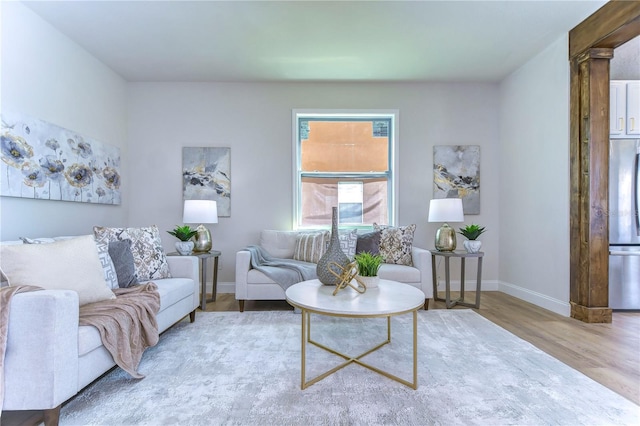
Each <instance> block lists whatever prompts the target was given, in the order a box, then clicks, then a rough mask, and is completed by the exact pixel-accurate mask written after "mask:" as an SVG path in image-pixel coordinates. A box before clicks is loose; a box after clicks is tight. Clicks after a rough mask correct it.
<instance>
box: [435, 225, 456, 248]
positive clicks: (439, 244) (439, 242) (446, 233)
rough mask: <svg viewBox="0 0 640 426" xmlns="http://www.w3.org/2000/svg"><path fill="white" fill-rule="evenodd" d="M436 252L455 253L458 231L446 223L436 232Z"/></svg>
mask: <svg viewBox="0 0 640 426" xmlns="http://www.w3.org/2000/svg"><path fill="white" fill-rule="evenodd" d="M435 244H436V250H438V251H454V250H455V249H456V231H455V230H454V229H453V228H452V227H450V226H449V224H447V223H445V224H444V225H442V226H441V227H440V228H439V229H438V230H437V231H436V241H435Z"/></svg>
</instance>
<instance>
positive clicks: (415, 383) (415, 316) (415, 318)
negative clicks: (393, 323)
mask: <svg viewBox="0 0 640 426" xmlns="http://www.w3.org/2000/svg"><path fill="white" fill-rule="evenodd" d="M411 387H412V388H413V389H418V311H413V384H412V385H411Z"/></svg>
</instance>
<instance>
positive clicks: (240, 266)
mask: <svg viewBox="0 0 640 426" xmlns="http://www.w3.org/2000/svg"><path fill="white" fill-rule="evenodd" d="M250 269H251V253H250V252H249V251H248V250H240V251H239V252H237V253H236V300H246V299H247V297H248V296H249V292H248V290H247V274H248V273H249V270H250Z"/></svg>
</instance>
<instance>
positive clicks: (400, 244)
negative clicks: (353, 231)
mask: <svg viewBox="0 0 640 426" xmlns="http://www.w3.org/2000/svg"><path fill="white" fill-rule="evenodd" d="M373 229H374V230H376V231H380V255H381V256H382V257H383V258H384V262H385V263H394V264H396V265H407V266H413V260H412V258H411V248H412V246H413V234H414V233H415V230H416V225H415V223H414V224H412V225H408V226H399V227H391V226H381V225H378V224H376V223H374V224H373Z"/></svg>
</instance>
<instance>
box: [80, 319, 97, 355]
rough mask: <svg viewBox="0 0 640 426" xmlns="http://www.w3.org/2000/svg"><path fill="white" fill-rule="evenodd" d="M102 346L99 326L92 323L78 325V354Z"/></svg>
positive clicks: (86, 352)
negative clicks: (96, 326)
mask: <svg viewBox="0 0 640 426" xmlns="http://www.w3.org/2000/svg"><path fill="white" fill-rule="evenodd" d="M100 346H102V338H101V337H100V332H99V331H98V329H97V328H95V327H94V326H92V325H81V326H80V327H78V356H83V355H86V354H88V353H89V352H91V351H92V350H94V349H97V348H99V347H100Z"/></svg>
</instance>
